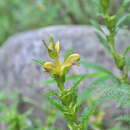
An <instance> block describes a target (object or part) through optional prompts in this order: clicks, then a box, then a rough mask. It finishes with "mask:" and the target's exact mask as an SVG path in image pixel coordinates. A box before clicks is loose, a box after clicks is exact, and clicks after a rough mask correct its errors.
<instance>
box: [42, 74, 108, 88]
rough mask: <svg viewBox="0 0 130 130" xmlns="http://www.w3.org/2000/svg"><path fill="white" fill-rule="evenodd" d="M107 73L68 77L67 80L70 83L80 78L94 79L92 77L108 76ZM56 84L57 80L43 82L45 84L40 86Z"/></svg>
mask: <svg viewBox="0 0 130 130" xmlns="http://www.w3.org/2000/svg"><path fill="white" fill-rule="evenodd" d="M106 75H107V73H90V74H81V75H73V76H67V77H66V80H67V81H70V80H75V79H79V78H82V77H84V78H92V77H104V76H106ZM54 83H56V81H55V80H47V81H43V82H40V85H44V86H46V85H50V84H54Z"/></svg>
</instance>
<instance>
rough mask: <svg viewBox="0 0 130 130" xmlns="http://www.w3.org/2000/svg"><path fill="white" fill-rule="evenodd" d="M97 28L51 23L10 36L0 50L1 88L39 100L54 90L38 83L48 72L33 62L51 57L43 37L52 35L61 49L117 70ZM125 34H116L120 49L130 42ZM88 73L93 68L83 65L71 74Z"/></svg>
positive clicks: (120, 32)
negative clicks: (41, 96)
mask: <svg viewBox="0 0 130 130" xmlns="http://www.w3.org/2000/svg"><path fill="white" fill-rule="evenodd" d="M95 31H96V30H95V29H94V28H93V27H90V26H73V25H68V26H51V27H47V28H42V29H38V30H34V31H29V32H23V33H20V34H17V35H14V36H12V37H10V38H9V39H8V40H7V41H6V42H5V44H4V46H3V47H2V48H1V49H0V88H9V89H10V90H11V91H19V92H22V93H23V94H24V95H26V96H31V97H33V98H35V99H37V100H40V99H39V96H38V95H40V94H41V93H43V92H44V91H47V90H48V89H53V86H52V87H48V86H42V85H40V84H39V83H40V82H41V81H46V80H47V79H48V75H47V74H44V73H43V70H42V69H41V67H40V66H39V65H38V64H36V63H34V62H33V61H32V59H41V60H43V61H46V60H49V57H48V56H47V50H46V49H45V47H44V46H43V44H42V42H41V40H43V39H44V40H45V41H48V36H53V37H54V39H55V41H57V40H60V42H61V46H62V52H65V50H66V49H67V48H69V47H73V48H74V51H75V52H78V53H80V54H81V59H85V60H88V61H93V62H96V63H98V64H101V65H102V66H105V67H106V68H109V69H111V70H112V71H113V72H115V73H117V70H116V69H115V67H114V63H113V61H112V60H111V56H109V54H108V53H106V52H105V51H104V48H103V46H102V45H101V44H100V43H99V41H98V39H97V37H96V35H95ZM124 34H127V35H129V34H130V32H129V31H127V30H121V31H119V33H118V35H117V43H118V44H117V45H118V47H119V51H120V52H121V51H123V50H124V48H125V47H126V46H128V45H129V41H130V37H125V36H124ZM62 56H63V53H62ZM87 72H90V71H89V70H88V69H85V68H83V67H78V68H77V67H76V68H73V70H72V73H87Z"/></svg>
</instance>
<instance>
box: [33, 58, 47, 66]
mask: <svg viewBox="0 0 130 130" xmlns="http://www.w3.org/2000/svg"><path fill="white" fill-rule="evenodd" d="M32 60H33V61H34V62H36V63H38V64H40V65H44V63H45V62H44V61H41V60H36V59H32Z"/></svg>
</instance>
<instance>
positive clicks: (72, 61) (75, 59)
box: [64, 54, 80, 67]
mask: <svg viewBox="0 0 130 130" xmlns="http://www.w3.org/2000/svg"><path fill="white" fill-rule="evenodd" d="M79 60H80V55H79V54H72V55H70V56H69V57H68V58H67V59H66V60H65V62H64V66H65V67H70V66H72V65H79Z"/></svg>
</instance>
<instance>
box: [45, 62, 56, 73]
mask: <svg viewBox="0 0 130 130" xmlns="http://www.w3.org/2000/svg"><path fill="white" fill-rule="evenodd" d="M43 67H44V69H45V70H46V72H52V73H55V71H56V65H55V64H53V63H52V62H46V63H45V64H44V65H43Z"/></svg>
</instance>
